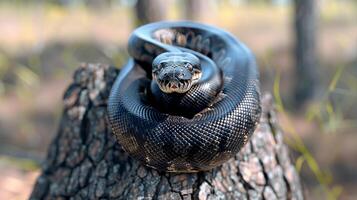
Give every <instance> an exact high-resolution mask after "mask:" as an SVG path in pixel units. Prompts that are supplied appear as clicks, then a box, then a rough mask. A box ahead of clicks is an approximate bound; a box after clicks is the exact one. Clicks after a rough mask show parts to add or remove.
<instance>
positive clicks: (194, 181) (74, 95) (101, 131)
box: [30, 64, 303, 200]
mask: <svg viewBox="0 0 357 200" xmlns="http://www.w3.org/2000/svg"><path fill="white" fill-rule="evenodd" d="M117 74H118V70H117V69H115V68H113V67H109V66H107V65H101V64H83V65H82V66H81V67H80V68H79V69H78V70H77V71H76V72H75V75H74V81H73V83H72V84H71V85H70V87H69V88H68V90H67V91H66V93H65V95H64V112H63V117H62V121H61V124H60V128H59V132H58V134H57V136H56V137H55V138H54V140H53V142H52V144H51V145H50V147H49V150H48V156H47V158H46V160H45V163H44V166H43V171H42V174H41V175H40V176H39V178H38V180H37V182H36V185H35V187H34V190H33V192H32V194H31V197H30V199H269V200H271V199H303V195H302V189H301V185H300V181H299V177H298V174H297V172H296V170H295V168H294V166H293V165H292V163H291V161H290V158H289V156H288V148H287V146H286V145H285V144H284V143H283V137H282V133H281V131H280V129H279V128H278V127H277V122H276V118H275V114H274V111H273V107H272V103H271V98H270V97H269V95H265V96H264V97H263V102H262V103H263V105H262V106H263V114H262V118H261V121H260V124H259V126H258V128H257V130H256V131H255V133H254V134H253V136H252V138H251V139H250V141H249V142H248V144H247V145H246V146H245V147H244V148H243V149H242V150H241V151H240V152H239V153H238V154H237V155H236V156H235V157H234V158H232V159H231V160H229V161H228V162H226V163H225V164H224V165H222V166H221V167H218V168H216V169H214V170H212V171H208V172H200V173H192V174H174V173H162V172H157V171H156V170H153V169H150V168H147V167H145V166H143V165H141V164H140V163H138V162H137V161H136V160H134V159H132V158H130V157H128V155H127V154H126V153H125V152H124V151H123V150H122V149H121V147H120V145H119V144H118V143H117V142H116V140H115V139H114V137H113V135H112V132H111V129H110V126H109V124H108V120H107V111H106V109H107V108H106V102H107V98H108V95H109V93H110V88H111V86H112V84H113V82H114V80H115V77H116V75H117Z"/></svg>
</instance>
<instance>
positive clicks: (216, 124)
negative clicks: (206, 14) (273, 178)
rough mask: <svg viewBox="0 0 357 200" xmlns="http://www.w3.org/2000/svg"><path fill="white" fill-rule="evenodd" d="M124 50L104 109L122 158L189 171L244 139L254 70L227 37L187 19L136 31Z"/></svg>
mask: <svg viewBox="0 0 357 200" xmlns="http://www.w3.org/2000/svg"><path fill="white" fill-rule="evenodd" d="M128 50H129V54H130V56H131V57H132V58H131V59H130V60H129V62H128V63H127V64H126V66H124V67H123V68H122V69H121V72H120V74H119V75H118V77H117V79H116V81H115V83H114V85H113V88H112V91H111V94H110V97H109V100H108V113H109V121H110V124H111V127H112V130H113V133H114V135H115V136H116V139H117V140H118V142H119V143H120V144H121V146H122V147H123V149H124V150H125V151H126V152H127V153H128V154H129V155H130V156H132V157H134V158H136V159H138V160H139V161H141V162H142V163H144V164H145V165H147V166H149V167H152V168H155V169H157V170H159V171H169V172H196V171H203V170H209V169H212V168H214V167H216V166H219V165H221V164H222V163H224V162H225V161H227V160H228V159H230V158H232V157H233V156H234V155H235V154H236V153H237V152H238V151H239V150H240V149H241V148H242V147H243V145H244V144H246V143H247V141H248V139H249V138H250V136H251V135H252V133H253V132H254V130H255V127H256V125H257V123H258V120H259V118H260V113H261V107H260V89H259V71H258V69H257V64H256V61H255V58H254V56H253V54H252V53H251V51H250V50H249V49H248V48H247V47H246V46H245V45H244V44H242V43H241V42H240V41H238V40H237V39H236V38H235V37H234V36H232V35H231V34H229V33H228V32H226V31H223V30H221V29H218V28H216V27H212V26H208V25H203V24H199V23H194V22H157V23H152V24H148V25H144V26H141V27H139V28H138V29H136V30H135V31H134V32H133V33H132V35H131V37H130V39H129V44H128ZM197 74H199V75H201V78H200V79H199V80H198V81H196V82H195V83H194V82H193V81H192V80H193V79H194V77H196V78H197V76H196V75H197ZM157 76H158V77H157ZM154 80H155V81H154ZM171 80H175V81H176V82H175V81H171ZM169 81H171V82H169ZM158 86H159V87H158ZM183 88H185V89H183Z"/></svg>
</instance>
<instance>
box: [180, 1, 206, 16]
mask: <svg viewBox="0 0 357 200" xmlns="http://www.w3.org/2000/svg"><path fill="white" fill-rule="evenodd" d="M204 3H206V4H207V1H204V2H202V0H184V3H183V15H184V16H183V18H184V19H187V20H197V19H198V18H199V14H200V13H202V10H203V7H204V6H203V4H204Z"/></svg>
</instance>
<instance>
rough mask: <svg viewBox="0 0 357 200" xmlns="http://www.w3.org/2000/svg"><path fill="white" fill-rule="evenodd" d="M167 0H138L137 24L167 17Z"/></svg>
mask: <svg viewBox="0 0 357 200" xmlns="http://www.w3.org/2000/svg"><path fill="white" fill-rule="evenodd" d="M166 4H167V2H166V3H165V2H164V1H160V0H137V2H136V4H135V14H136V20H137V21H136V23H135V24H136V25H137V26H140V25H143V24H147V23H151V22H155V21H160V20H163V19H164V18H165V10H166V9H165V6H166Z"/></svg>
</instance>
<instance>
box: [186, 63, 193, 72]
mask: <svg viewBox="0 0 357 200" xmlns="http://www.w3.org/2000/svg"><path fill="white" fill-rule="evenodd" d="M186 68H187V69H188V70H190V71H192V69H193V67H192V65H191V64H190V63H186Z"/></svg>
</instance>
